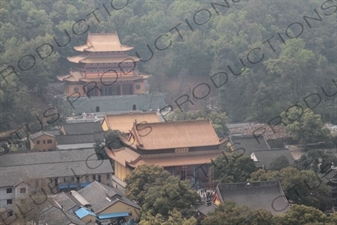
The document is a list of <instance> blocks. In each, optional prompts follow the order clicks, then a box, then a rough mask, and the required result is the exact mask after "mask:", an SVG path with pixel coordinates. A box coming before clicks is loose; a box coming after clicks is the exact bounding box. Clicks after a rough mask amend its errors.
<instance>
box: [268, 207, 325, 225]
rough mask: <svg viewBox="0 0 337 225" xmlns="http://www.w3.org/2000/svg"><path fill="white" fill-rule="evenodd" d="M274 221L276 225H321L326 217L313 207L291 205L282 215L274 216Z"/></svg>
mask: <svg viewBox="0 0 337 225" xmlns="http://www.w3.org/2000/svg"><path fill="white" fill-rule="evenodd" d="M274 221H275V222H276V224H277V225H302V224H303V225H307V224H320V223H322V224H323V223H324V222H326V221H327V217H326V215H325V214H324V213H322V212H321V211H320V210H318V209H315V208H313V207H309V206H305V205H293V206H292V207H290V210H289V211H287V212H286V213H285V214H284V215H282V216H276V217H275V218H274ZM324 224H325V223H324Z"/></svg>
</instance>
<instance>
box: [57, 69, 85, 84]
mask: <svg viewBox="0 0 337 225" xmlns="http://www.w3.org/2000/svg"><path fill="white" fill-rule="evenodd" d="M81 78H83V76H82V74H81V72H80V71H77V70H74V69H71V70H70V74H67V75H60V76H57V79H58V80H59V81H65V80H66V81H70V82H71V81H72V82H78V81H79V80H80V79H81Z"/></svg>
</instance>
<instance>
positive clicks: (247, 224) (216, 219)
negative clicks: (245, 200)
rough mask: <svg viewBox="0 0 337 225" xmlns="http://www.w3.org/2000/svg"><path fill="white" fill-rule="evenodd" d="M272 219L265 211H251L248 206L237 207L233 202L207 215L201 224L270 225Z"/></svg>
mask: <svg viewBox="0 0 337 225" xmlns="http://www.w3.org/2000/svg"><path fill="white" fill-rule="evenodd" d="M272 218H273V215H272V214H271V212H269V211H267V210H264V209H259V210H253V209H251V208H249V207H248V206H237V205H236V204H235V202H233V201H225V202H224V203H223V204H221V205H219V206H218V207H217V208H216V209H215V211H214V212H211V213H209V214H208V216H207V217H206V218H205V219H204V220H203V221H202V222H201V224H202V225H213V224H222V225H232V224H242V225H272V224H273V223H272Z"/></svg>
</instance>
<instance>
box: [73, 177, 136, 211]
mask: <svg viewBox="0 0 337 225" xmlns="http://www.w3.org/2000/svg"><path fill="white" fill-rule="evenodd" d="M78 193H79V194H80V195H81V196H83V197H84V198H85V199H86V200H87V201H88V202H89V203H90V204H91V208H92V209H93V210H94V212H95V213H96V214H99V213H100V212H101V211H103V210H104V209H106V208H108V207H110V206H112V205H113V204H115V203H116V202H118V201H121V202H124V203H125V204H128V205H130V206H132V207H135V208H138V209H140V207H139V206H138V205H137V204H136V203H134V202H133V201H131V200H129V199H127V198H126V197H125V196H124V194H123V193H122V192H121V191H120V190H118V189H116V188H112V187H108V186H106V185H104V184H101V183H99V182H97V181H94V182H92V183H91V184H89V185H88V186H86V187H85V188H83V189H81V190H79V191H78ZM107 198H108V199H107Z"/></svg>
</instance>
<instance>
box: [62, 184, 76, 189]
mask: <svg viewBox="0 0 337 225" xmlns="http://www.w3.org/2000/svg"><path fill="white" fill-rule="evenodd" d="M69 187H70V188H77V184H70V185H69ZM59 188H60V189H65V188H68V184H60V185H59Z"/></svg>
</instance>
